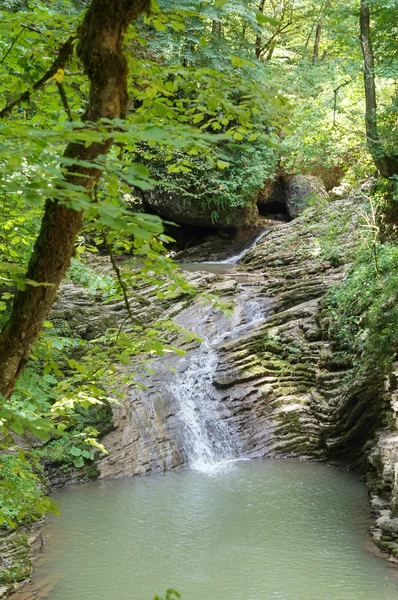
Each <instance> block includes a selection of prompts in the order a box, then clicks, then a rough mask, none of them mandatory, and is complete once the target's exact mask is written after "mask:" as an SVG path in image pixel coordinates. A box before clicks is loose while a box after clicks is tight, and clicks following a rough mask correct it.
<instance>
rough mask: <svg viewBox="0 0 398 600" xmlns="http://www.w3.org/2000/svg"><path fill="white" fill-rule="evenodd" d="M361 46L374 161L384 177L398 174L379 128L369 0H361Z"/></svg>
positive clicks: (396, 163) (397, 164)
mask: <svg viewBox="0 0 398 600" xmlns="http://www.w3.org/2000/svg"><path fill="white" fill-rule="evenodd" d="M359 23H360V30H361V46H362V53H363V60H364V67H365V69H364V83H365V100H366V114H365V123H366V138H367V143H368V148H369V151H370V153H371V155H372V157H373V161H374V163H375V165H376V167H377V169H378V170H379V172H380V174H381V175H382V176H383V177H391V176H392V175H396V174H398V157H397V156H386V155H385V153H384V148H383V143H382V141H381V140H380V137H379V134H378V129H377V97H376V85H375V75H374V68H375V63H374V54H373V47H372V38H371V32H370V8H369V4H368V1H367V0H361V8H360V15H359Z"/></svg>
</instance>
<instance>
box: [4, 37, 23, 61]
mask: <svg viewBox="0 0 398 600" xmlns="http://www.w3.org/2000/svg"><path fill="white" fill-rule="evenodd" d="M22 33H23V31H20V33H18V35H17V37H16V38H15V40H14V41H13V42H12V44H11V46H10V47H9V48H8V50H7V52H6V53H5V54H4V56H3V58H2V59H1V60H0V65H2V64H3V62H4V61H5V60H6V58H7V56H8V55H9V54H10V52H11V50H12V49H13V48H14V46H15V44H16V43H17V41H18V40H19V38H20V37H21V35H22Z"/></svg>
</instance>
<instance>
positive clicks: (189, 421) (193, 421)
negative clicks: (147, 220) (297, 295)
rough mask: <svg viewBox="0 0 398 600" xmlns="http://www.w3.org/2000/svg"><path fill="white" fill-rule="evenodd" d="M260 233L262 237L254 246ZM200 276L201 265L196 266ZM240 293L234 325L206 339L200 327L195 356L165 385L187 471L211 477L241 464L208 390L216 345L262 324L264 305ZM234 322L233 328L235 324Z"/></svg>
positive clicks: (232, 430) (232, 432) (214, 394)
mask: <svg viewBox="0 0 398 600" xmlns="http://www.w3.org/2000/svg"><path fill="white" fill-rule="evenodd" d="M265 233H266V232H264V231H263V232H262V233H261V235H259V236H258V237H257V238H256V240H255V241H254V243H253V245H255V244H256V243H257V242H258V241H259V240H260V239H261V238H262V237H263V236H264V235H265ZM248 251H249V248H245V249H244V250H243V251H242V252H241V253H240V254H239V255H236V256H234V257H232V258H230V259H228V260H227V261H220V262H219V263H213V264H226V263H228V264H236V263H237V262H238V261H239V260H240V259H241V258H242V257H243V256H244V255H245V254H246V252H248ZM202 268H203V270H206V264H205V263H203V264H202ZM238 287H239V288H240V290H241V293H240V295H239V298H238V300H239V307H238V309H237V311H236V313H237V314H235V325H234V326H233V327H232V328H227V331H225V330H224V331H223V332H222V333H219V334H218V335H217V336H216V337H213V338H212V342H211V343H210V337H209V336H208V335H207V331H206V325H204V326H203V323H202V326H201V330H200V331H196V332H195V333H197V334H198V335H199V336H200V337H201V338H202V339H203V338H204V340H205V341H203V342H202V344H201V345H200V346H199V348H198V349H197V350H195V351H191V352H189V353H188V354H187V355H186V356H185V357H184V358H182V359H180V361H179V365H178V374H177V376H176V378H175V379H174V380H173V381H172V382H169V383H168V384H167V387H168V389H169V391H170V392H171V393H172V394H173V396H174V398H175V399H176V402H177V406H178V409H177V417H178V419H179V421H180V423H181V431H182V445H183V447H184V450H185V453H186V455H187V458H188V463H189V466H190V467H191V468H193V469H196V470H200V471H212V470H214V469H215V468H216V467H217V466H219V465H224V464H225V463H228V462H231V461H234V460H237V459H243V458H244V456H243V453H242V448H241V445H240V441H239V435H238V432H237V430H236V427H235V425H234V422H233V419H232V418H228V417H230V415H229V414H228V413H227V409H226V408H225V406H224V405H223V403H222V400H221V397H220V394H219V392H218V390H217V389H216V388H215V386H214V384H213V379H214V375H215V373H216V369H217V365H218V356H217V350H216V349H215V346H216V345H217V344H219V343H221V342H222V341H225V340H228V339H231V338H234V337H237V336H240V335H244V334H245V333H246V332H247V331H248V330H249V329H251V328H252V327H253V326H254V325H257V324H259V323H261V322H262V321H264V319H265V318H266V314H267V303H266V302H265V300H264V298H262V299H259V298H253V296H252V293H253V290H252V289H251V288H250V286H245V285H242V284H238ZM236 321H237V322H236Z"/></svg>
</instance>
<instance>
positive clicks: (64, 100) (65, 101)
mask: <svg viewBox="0 0 398 600" xmlns="http://www.w3.org/2000/svg"><path fill="white" fill-rule="evenodd" d="M57 87H58V91H59V95H60V96H61V100H62V104H63V106H64V109H65V112H66V114H67V115H68V119H69V121H73V116H72V111H71V109H70V108H69V103H68V98H67V97H66V94H65V90H64V86H63V85H62V83H61V82H60V81H57Z"/></svg>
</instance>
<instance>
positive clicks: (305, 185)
mask: <svg viewBox="0 0 398 600" xmlns="http://www.w3.org/2000/svg"><path fill="white" fill-rule="evenodd" d="M328 196H329V194H328V193H327V191H326V188H325V184H324V183H323V181H322V179H320V178H319V177H314V176H312V175H293V177H291V178H290V179H289V181H288V183H287V187H286V207H287V211H288V213H289V215H290V217H291V218H292V219H295V218H296V217H298V216H299V215H301V213H302V212H303V211H304V210H305V209H306V208H307V206H308V204H309V202H310V201H311V200H312V199H322V198H328Z"/></svg>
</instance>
